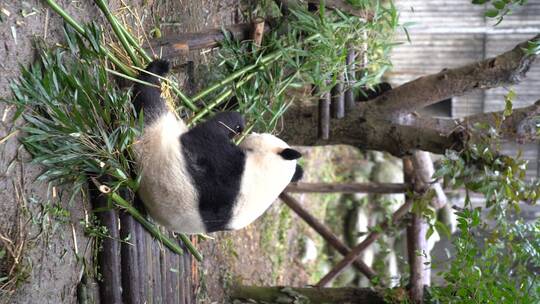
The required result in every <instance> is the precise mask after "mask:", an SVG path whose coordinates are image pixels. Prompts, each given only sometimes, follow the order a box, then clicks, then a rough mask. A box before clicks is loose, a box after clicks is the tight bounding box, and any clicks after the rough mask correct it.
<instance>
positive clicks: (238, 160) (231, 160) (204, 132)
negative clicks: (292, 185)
mask: <svg viewBox="0 0 540 304" xmlns="http://www.w3.org/2000/svg"><path fill="white" fill-rule="evenodd" d="M221 123H225V124H227V125H228V126H236V125H241V126H243V118H242V117H241V116H240V114H238V113H235V112H224V113H219V114H218V115H216V116H214V117H213V118H212V119H210V120H208V121H206V122H204V123H201V124H199V125H197V126H196V127H195V128H193V129H191V130H190V131H189V132H187V133H186V134H184V135H182V136H181V137H180V140H181V141H182V145H183V149H182V152H183V154H184V157H185V160H186V165H187V168H188V170H189V173H190V174H191V176H192V178H193V182H194V184H195V187H196V189H197V192H198V193H199V212H200V214H201V217H202V220H203V222H204V225H205V228H206V231H207V232H214V231H219V230H225V229H226V228H227V227H226V225H227V223H228V221H229V219H230V218H231V217H232V209H233V207H234V202H235V200H236V197H237V196H238V192H239V191H240V183H241V180H242V173H243V172H244V165H245V159H246V155H245V153H244V152H243V151H242V150H241V149H240V148H238V147H237V146H236V145H234V144H233V143H232V142H231V141H230V139H229V138H230V137H231V133H232V132H231V131H230V130H228V129H227V128H226V127H224V126H223V125H222V124H221ZM233 136H234V135H233ZM216 151H218V152H219V153H216Z"/></svg>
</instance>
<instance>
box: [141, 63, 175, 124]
mask: <svg viewBox="0 0 540 304" xmlns="http://www.w3.org/2000/svg"><path fill="white" fill-rule="evenodd" d="M169 68H170V67H169V62H168V61H165V60H155V61H152V62H151V63H150V64H149V65H148V67H147V68H146V71H148V72H150V73H153V74H156V75H159V76H163V75H165V74H167V73H168V72H169ZM138 78H139V79H140V80H142V81H144V82H148V83H151V84H153V85H154V86H148V85H145V84H142V83H138V82H137V83H135V85H134V86H133V106H134V107H135V111H137V113H138V114H140V112H141V110H143V115H144V123H145V124H146V125H149V124H152V123H153V122H154V121H155V120H156V119H157V118H159V117H160V116H161V115H163V114H165V113H167V105H166V104H165V102H163V100H162V99H161V97H160V95H161V88H160V84H159V78H157V77H155V76H153V75H150V74H147V73H144V72H142V73H140V75H139V77H138Z"/></svg>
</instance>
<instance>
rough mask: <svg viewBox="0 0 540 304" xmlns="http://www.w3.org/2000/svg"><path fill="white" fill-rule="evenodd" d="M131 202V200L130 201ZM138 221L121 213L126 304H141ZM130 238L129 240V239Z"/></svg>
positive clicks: (121, 250)
mask: <svg viewBox="0 0 540 304" xmlns="http://www.w3.org/2000/svg"><path fill="white" fill-rule="evenodd" d="M130 201H131V200H130ZM136 224H137V223H136V221H135V219H133V217H131V215H129V214H128V213H127V212H125V211H121V212H120V237H121V239H122V240H127V241H126V242H123V243H122V245H121V246H120V255H121V267H122V300H123V303H126V304H139V303H141V302H140V300H141V297H140V294H139V292H140V291H139V288H140V285H141V282H140V274H139V270H140V265H139V259H138V255H137V237H138V235H137V232H136V230H137V228H136ZM128 238H129V239H128Z"/></svg>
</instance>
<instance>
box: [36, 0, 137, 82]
mask: <svg viewBox="0 0 540 304" xmlns="http://www.w3.org/2000/svg"><path fill="white" fill-rule="evenodd" d="M45 2H46V3H47V4H48V5H49V6H50V7H51V8H52V9H53V10H54V11H55V12H56V13H58V14H59V15H60V16H61V17H62V18H63V19H64V20H65V21H66V22H67V23H68V24H69V25H71V27H73V29H75V31H77V33H79V34H80V35H81V36H83V37H85V38H87V39H88V37H87V36H86V32H85V31H84V28H83V27H82V26H80V25H79V24H78V23H77V21H75V20H74V19H73V18H72V17H71V16H70V15H69V14H68V13H67V12H66V11H64V9H62V7H60V6H59V5H58V3H56V2H55V1H54V0H45ZM99 50H100V51H101V52H103V53H104V54H105V55H106V56H107V58H109V60H111V61H112V63H113V64H114V65H115V66H117V67H118V68H119V69H120V70H122V72H124V73H125V74H126V75H128V76H131V77H136V76H137V75H136V73H135V72H134V71H133V70H132V69H131V68H129V67H128V66H127V65H125V64H124V63H122V62H121V61H120V60H119V59H118V58H116V57H115V56H114V55H113V53H111V51H109V50H108V49H106V48H105V47H104V46H102V45H100V46H99Z"/></svg>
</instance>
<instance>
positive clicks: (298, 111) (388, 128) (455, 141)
mask: <svg viewBox="0 0 540 304" xmlns="http://www.w3.org/2000/svg"><path fill="white" fill-rule="evenodd" d="M369 110H370V108H366V107H365V106H364V105H362V104H360V105H357V106H356V107H355V108H354V109H352V110H351V111H350V112H349V113H347V116H346V117H345V118H342V119H332V120H331V121H330V125H331V132H330V138H329V139H328V140H321V139H318V138H317V132H316V130H315V129H314V128H313V127H314V126H316V125H317V107H316V106H297V107H294V106H293V107H290V108H289V109H288V110H287V112H286V113H285V115H284V116H283V118H284V125H286V126H287V127H288V128H289V129H294V132H285V133H283V134H281V135H280V136H281V137H282V138H283V140H285V141H286V142H288V143H289V144H291V145H299V146H318V145H336V144H343V145H351V146H355V147H358V148H361V149H366V150H379V151H387V152H389V153H392V154H393V155H395V156H403V155H406V154H408V153H410V151H411V150H415V149H419V150H425V151H429V152H433V153H437V154H443V153H444V151H445V150H446V149H451V148H453V149H456V150H460V149H461V148H462V146H463V138H462V137H461V136H462V133H459V132H453V133H449V134H441V133H440V132H437V131H434V130H431V129H427V128H423V127H422V128H418V127H416V126H406V125H405V126H403V125H398V124H393V123H390V122H388V121H387V120H386V118H385V117H383V116H379V115H377V113H371V112H369Z"/></svg>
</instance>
